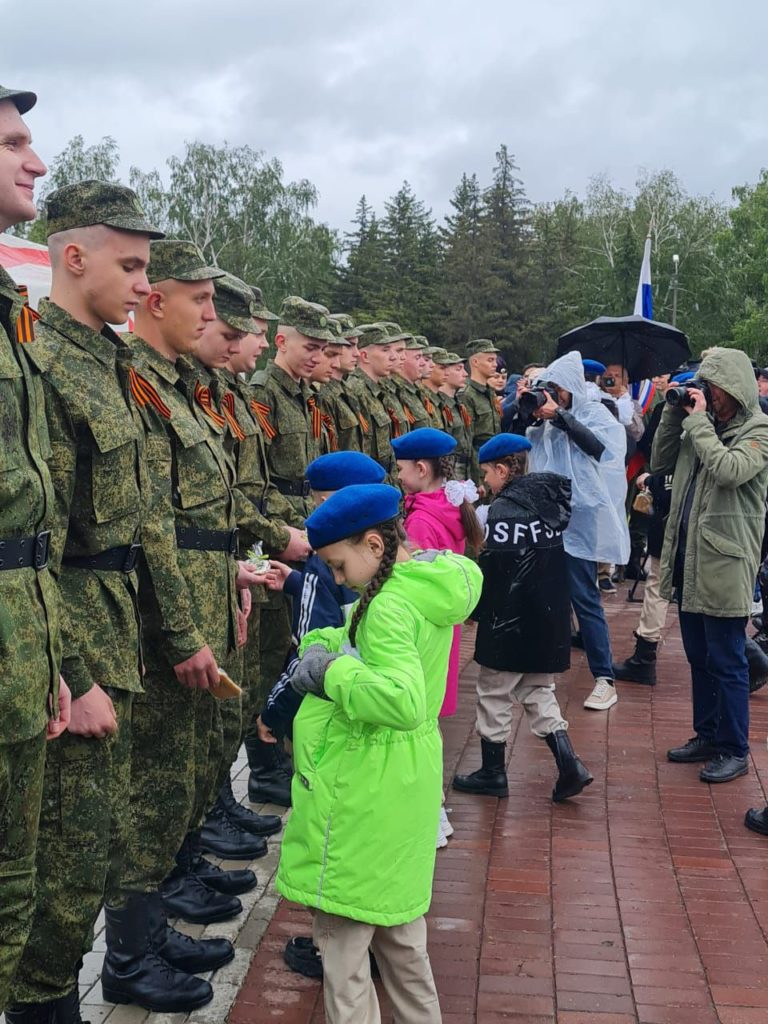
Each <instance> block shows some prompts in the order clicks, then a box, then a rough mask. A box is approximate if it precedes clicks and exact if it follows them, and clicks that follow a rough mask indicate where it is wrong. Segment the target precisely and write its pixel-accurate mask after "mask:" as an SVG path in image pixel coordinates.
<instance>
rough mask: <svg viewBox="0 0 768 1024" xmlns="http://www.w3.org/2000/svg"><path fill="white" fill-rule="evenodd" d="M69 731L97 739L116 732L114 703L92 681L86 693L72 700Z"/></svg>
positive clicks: (76, 734)
mask: <svg viewBox="0 0 768 1024" xmlns="http://www.w3.org/2000/svg"><path fill="white" fill-rule="evenodd" d="M69 731H70V732H71V733H73V734H74V735H75V736H92V737H93V738H94V739H97V740H103V739H105V738H106V737H107V736H111V735H112V734H113V733H116V732H117V716H116V715H115V708H114V705H113V704H112V701H111V700H110V698H109V696H108V694H106V693H105V692H104V691H103V690H102V688H101V687H100V686H97V685H96V684H95V683H94V685H93V686H92V687H91V689H90V690H89V691H88V693H84V694H83V696H82V697H77V698H76V699H75V700H73V701H72V714H71V717H70V720H69Z"/></svg>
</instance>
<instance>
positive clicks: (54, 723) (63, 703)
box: [45, 676, 72, 740]
mask: <svg viewBox="0 0 768 1024" xmlns="http://www.w3.org/2000/svg"><path fill="white" fill-rule="evenodd" d="M71 714H72V694H71V693H70V692H69V687H68V686H67V684H66V683H65V682H64V678H63V676H59V717H58V718H49V719H48V730H47V732H46V734H45V738H46V739H47V740H55V739H56V737H57V736H61V734H62V733H63V732H64V730H65V729H67V728H68V726H69V719H70V717H71Z"/></svg>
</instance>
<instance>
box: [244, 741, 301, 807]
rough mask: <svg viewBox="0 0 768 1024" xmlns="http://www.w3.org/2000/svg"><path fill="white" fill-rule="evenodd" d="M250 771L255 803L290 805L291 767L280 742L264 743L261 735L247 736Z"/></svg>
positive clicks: (246, 744) (249, 795) (251, 799)
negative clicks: (260, 737)
mask: <svg viewBox="0 0 768 1024" xmlns="http://www.w3.org/2000/svg"><path fill="white" fill-rule="evenodd" d="M245 750H246V753H247V754H248V764H249V765H250V769H251V774H250V776H249V778H248V799H249V800H250V801H251V802H252V803H254V804H277V805H278V807H290V806H291V769H290V767H289V762H287V761H286V759H285V755H284V752H282V751H281V749H280V745H279V744H277V743H263V742H262V741H261V740H260V739H259V737H258V736H246V737H245Z"/></svg>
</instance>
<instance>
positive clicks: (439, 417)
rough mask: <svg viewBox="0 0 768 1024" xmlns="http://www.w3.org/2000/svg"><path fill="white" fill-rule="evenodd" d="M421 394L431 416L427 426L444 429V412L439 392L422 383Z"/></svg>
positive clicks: (428, 414) (420, 386)
mask: <svg viewBox="0 0 768 1024" xmlns="http://www.w3.org/2000/svg"><path fill="white" fill-rule="evenodd" d="M419 394H420V395H421V400H422V402H423V403H424V408H425V409H426V411H427V416H428V417H429V423H428V424H427V426H429V427H434V429H435V430H443V429H444V423H443V413H442V409H441V408H440V398H439V392H437V391H433V390H432V388H428V387H427V385H426V384H420V385H419Z"/></svg>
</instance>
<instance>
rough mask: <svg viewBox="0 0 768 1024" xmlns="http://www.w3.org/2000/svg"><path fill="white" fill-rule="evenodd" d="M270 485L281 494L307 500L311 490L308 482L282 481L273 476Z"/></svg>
mask: <svg viewBox="0 0 768 1024" xmlns="http://www.w3.org/2000/svg"><path fill="white" fill-rule="evenodd" d="M272 483H273V484H274V485H275V487H276V488H277V489H278V491H280V493H281V494H286V495H290V496H291V497H293V498H308V497H309V492H310V491H311V490H312V488H311V487H310V486H309V480H283V478H282V477H279V476H273V477H272Z"/></svg>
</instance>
